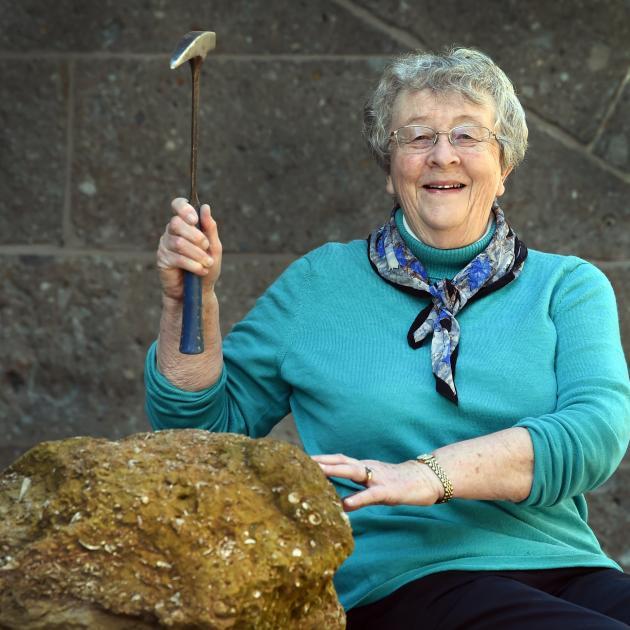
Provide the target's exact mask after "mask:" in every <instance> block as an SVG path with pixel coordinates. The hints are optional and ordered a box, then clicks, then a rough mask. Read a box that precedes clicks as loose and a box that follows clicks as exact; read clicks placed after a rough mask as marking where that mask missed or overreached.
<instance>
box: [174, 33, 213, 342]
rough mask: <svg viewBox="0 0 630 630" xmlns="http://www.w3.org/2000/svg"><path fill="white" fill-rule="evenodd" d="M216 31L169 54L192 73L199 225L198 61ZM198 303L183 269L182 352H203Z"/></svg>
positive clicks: (193, 180) (192, 278)
mask: <svg viewBox="0 0 630 630" xmlns="http://www.w3.org/2000/svg"><path fill="white" fill-rule="evenodd" d="M215 46H216V35H215V33H213V32H212V31H190V33H186V35H184V37H182V38H181V40H180V41H179V43H178V44H177V47H176V48H175V51H174V52H173V54H172V55H171V70H174V69H175V68H177V67H179V66H181V65H182V64H183V63H184V62H185V61H188V62H189V63H190V70H191V74H192V120H191V133H190V197H189V202H190V204H191V205H192V206H193V207H194V209H195V210H196V212H197V217H199V227H201V217H200V212H199V210H200V204H199V197H198V196H197V144H198V140H199V129H198V127H197V115H198V112H199V77H200V76H201V64H202V63H203V60H204V59H205V58H206V55H207V54H208V53H209V52H210V51H211V50H214V48H215ZM201 308H202V304H201V278H200V277H199V276H197V275H196V274H194V273H192V272H190V271H184V311H183V315H182V334H181V337H180V340H179V351H180V352H181V353H182V354H201V353H202V352H203V323H202V310H201Z"/></svg>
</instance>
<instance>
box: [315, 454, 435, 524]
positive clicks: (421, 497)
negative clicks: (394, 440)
mask: <svg viewBox="0 0 630 630" xmlns="http://www.w3.org/2000/svg"><path fill="white" fill-rule="evenodd" d="M312 459H313V460H314V461H316V462H317V463H318V464H319V467H320V468H321V469H322V471H323V473H324V474H325V475H326V476H327V477H340V478H342V479H351V480H352V481H354V482H355V483H359V484H361V485H364V486H366V489H365V490H362V491H361V492H357V493H355V494H352V495H350V496H348V497H346V498H345V499H344V500H343V506H344V510H345V511H346V512H353V511H354V510H358V509H359V508H362V507H366V506H368V505H400V504H405V505H433V504H434V503H436V502H437V501H438V499H440V498H441V497H442V495H443V493H444V488H443V487H442V484H441V483H440V480H439V479H438V478H437V476H436V475H435V473H433V471H432V470H431V469H430V468H429V467H428V466H426V465H424V464H421V463H420V462H417V461H414V460H409V461H406V462H402V463H401V464H388V463H386V462H379V461H377V460H375V459H354V458H352V457H347V456H346V455H343V454H341V453H338V454H336V455H313V456H312ZM368 471H371V474H368Z"/></svg>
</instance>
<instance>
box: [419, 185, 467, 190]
mask: <svg viewBox="0 0 630 630" xmlns="http://www.w3.org/2000/svg"><path fill="white" fill-rule="evenodd" d="M465 187H466V185H465V184H425V185H424V186H423V187H422V188H425V189H426V190H461V189H462V188H465Z"/></svg>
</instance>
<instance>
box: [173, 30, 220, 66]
mask: <svg viewBox="0 0 630 630" xmlns="http://www.w3.org/2000/svg"><path fill="white" fill-rule="evenodd" d="M216 42H217V36H216V34H215V33H213V32H212V31H190V33H186V35H184V37H182V38H181V39H180V40H179V43H178V44H177V48H175V50H174V52H173V54H172V55H171V70H174V69H175V68H177V67H178V66H181V65H182V64H183V63H184V62H185V61H188V60H189V59H192V58H193V57H201V58H202V59H205V58H206V55H207V54H208V53H209V52H210V51H211V50H214V48H215V46H216Z"/></svg>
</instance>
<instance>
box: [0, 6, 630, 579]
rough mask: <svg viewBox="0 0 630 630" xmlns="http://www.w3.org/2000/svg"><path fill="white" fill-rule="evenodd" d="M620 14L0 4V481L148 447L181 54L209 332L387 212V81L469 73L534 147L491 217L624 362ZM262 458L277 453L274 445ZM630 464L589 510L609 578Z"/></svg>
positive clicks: (625, 176) (176, 158)
mask: <svg viewBox="0 0 630 630" xmlns="http://www.w3.org/2000/svg"><path fill="white" fill-rule="evenodd" d="M629 14H630V6H629V5H628V2H627V0H626V1H624V0H608V1H601V2H597V1H591V2H586V1H579V0H557V1H556V2H547V1H546V0H536V1H530V2H523V1H514V0H497V1H492V2H469V1H468V0H459V1H456V0H442V1H441V2H439V3H435V2H427V1H426V0H406V1H405V0H321V1H306V0H294V1H290V0H284V1H282V0H267V1H264V0H252V1H249V2H248V1H246V0H219V1H216V2H213V1H205V2H192V1H184V0H180V1H170V2H166V1H165V0H147V1H146V2H142V3H140V2H129V1H124V0H101V1H99V2H97V1H96V0H91V1H88V2H79V1H78V0H57V1H56V2H54V3H53V2H48V1H47V0H20V1H19V2H17V1H10V0H0V72H1V77H2V81H1V82H0V122H1V125H0V134H1V135H0V182H1V184H0V193H1V194H0V269H1V272H0V273H1V274H2V275H1V277H2V290H1V292H0V356H1V359H2V363H1V365H0V428H1V431H2V438H1V439H0V466H2V465H4V464H6V463H8V462H9V461H12V459H13V458H15V457H16V456H17V455H18V454H19V453H21V452H22V451H24V450H25V449H27V448H28V447H30V446H32V445H33V444H35V443H37V442H39V441H42V440H48V439H57V438H62V437H66V436H71V435H77V434H88V435H93V436H107V437H110V438H117V437H121V436H124V435H127V434H129V433H131V432H135V431H139V430H144V429H146V428H147V423H146V419H145V417H144V413H143V385H142V369H143V365H142V364H143V356H144V353H145V350H146V348H147V346H148V344H149V343H150V341H151V340H152V339H153V338H154V336H155V335H156V331H157V324H158V316H159V304H160V300H159V289H158V284H157V279H156V274H155V272H154V250H155V248H156V245H157V241H158V238H159V235H160V233H161V231H162V230H163V227H164V225H165V224H166V222H167V220H168V219H169V217H170V210H169V202H170V200H171V199H172V198H173V197H174V196H177V195H182V196H185V195H186V194H187V189H188V185H187V175H186V170H187V165H188V142H189V131H188V125H189V107H190V106H189V76H188V72H187V70H186V69H180V70H179V71H176V72H173V71H171V70H169V68H168V63H167V62H168V57H169V54H170V52H171V50H172V48H173V46H174V45H175V43H176V42H177V40H178V38H179V37H180V36H181V35H183V34H184V33H185V32H187V31H188V30H193V29H211V30H215V31H216V32H217V36H218V48H217V51H216V52H215V53H213V54H212V55H211V56H210V57H209V58H208V60H207V62H206V64H205V67H204V74H203V78H202V99H203V110H202V115H201V133H202V138H201V156H200V175H199V176H200V194H201V197H202V198H203V199H204V200H209V201H210V202H211V203H212V205H213V207H214V210H215V214H216V217H217V218H218V221H219V224H220V229H221V235H222V240H223V243H224V246H225V250H226V252H225V271H224V274H223V279H222V281H221V287H220V292H221V304H222V313H223V317H224V321H223V327H224V330H225V331H227V330H229V328H230V326H231V325H232V324H233V323H234V322H235V321H236V320H238V319H239V318H240V317H241V316H242V315H243V314H244V313H245V312H246V311H247V310H248V308H249V307H250V306H251V305H252V304H253V302H254V300H255V298H256V296H258V295H259V294H260V293H261V291H262V290H263V289H264V288H265V287H266V286H267V285H268V284H269V282H270V281H271V280H272V279H273V278H275V276H276V275H277V274H278V273H279V272H280V271H281V270H282V269H283V268H284V267H285V266H286V265H287V264H288V263H289V262H290V261H291V260H293V259H294V258H295V257H296V256H298V255H300V254H302V253H304V252H305V251H307V250H309V249H311V248H313V247H315V246H317V245H319V244H321V243H322V242H324V241H327V240H348V239H351V238H356V237H363V236H365V235H367V233H368V232H369V231H370V230H371V229H372V228H373V227H374V226H375V225H377V224H378V223H379V222H380V221H382V220H383V218H384V217H385V216H386V214H387V212H388V210H389V200H388V198H387V196H386V194H385V191H384V187H383V177H382V174H381V173H380V172H379V171H378V169H377V167H376V166H375V165H373V164H372V163H371V161H370V159H369V157H368V155H367V152H366V150H365V149H364V148H363V145H362V142H361V139H360V119H361V110H362V104H363V101H364V97H365V94H366V92H367V91H368V90H369V88H370V87H371V86H372V85H373V82H374V81H375V79H376V77H377V76H378V74H379V71H380V70H381V69H382V67H383V64H384V63H385V61H386V59H387V57H388V56H389V55H391V54H392V53H395V52H398V51H404V50H407V49H410V48H423V49H429V48H441V47H442V46H444V45H449V44H452V43H458V44H463V45H473V46H477V47H479V48H481V49H482V50H485V51H487V52H488V53H489V54H490V55H491V56H493V58H495V59H496V61H497V62H498V63H499V64H500V65H501V66H502V67H503V68H504V69H505V70H506V71H507V72H508V74H509V75H510V76H511V78H512V79H513V80H514V82H515V84H516V86H517V89H518V92H519V94H520V96H521V98H522V100H523V102H524V104H525V106H526V108H527V114H528V121H529V125H530V131H531V145H530V150H529V153H528V157H527V160H526V163H525V164H524V165H523V166H522V167H521V168H520V169H519V171H518V172H516V173H515V174H514V175H513V176H511V177H510V179H509V180H508V193H507V194H506V197H505V198H504V202H503V206H504V208H505V209H506V211H507V213H508V216H509V217H510V219H511V221H512V222H513V224H514V225H515V226H516V228H517V229H518V231H519V233H520V234H521V236H522V237H523V239H524V240H525V241H526V242H527V244H528V245H529V246H530V247H535V248H539V249H543V250H547V251H554V252H559V253H571V254H577V255H579V256H582V257H584V258H587V259H589V260H591V261H593V262H595V264H597V265H598V266H599V267H600V268H601V269H602V270H603V271H604V272H605V273H606V274H607V275H608V276H609V278H610V279H611V281H612V282H613V285H614V286H615V289H616V291H617V296H618V301H619V307H620V315H621V321H622V328H623V335H624V339H625V344H626V351H627V350H628V349H629V348H630V345H629V344H630V297H629V294H628V289H629V288H630V285H629V281H628V277H629V276H628V272H629V271H630V247H629V241H630V236H629V231H628V224H629V221H628V216H629V213H630V210H629V208H630V202H629V201H628V200H629V199H630V116H629V114H630V82H629V81H628V76H629V74H628V72H629V67H630V44H629V42H630V20H629V19H628V16H629ZM278 435H280V436H284V437H287V438H288V439H295V436H294V433H293V431H292V428H291V424H290V422H285V423H283V424H282V426H281V427H280V428H279V429H278ZM629 487H630V461H628V460H627V458H626V462H625V464H623V465H622V467H621V469H620V471H619V472H618V473H617V474H616V476H615V477H613V479H611V480H610V481H609V482H608V483H607V484H606V485H605V486H604V487H603V488H601V489H600V490H598V491H597V492H595V493H594V494H593V495H592V497H591V512H592V521H593V523H594V526H595V528H596V530H597V531H598V532H599V534H600V536H601V538H602V540H603V541H604V544H605V547H606V549H607V550H608V551H609V552H610V553H611V554H612V555H613V556H614V557H616V558H618V559H619V560H620V561H621V562H622V563H623V564H624V566H625V567H626V568H629V569H630V544H629V543H628V542H627V529H628V527H629V526H630V492H629V490H628V488H629Z"/></svg>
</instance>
